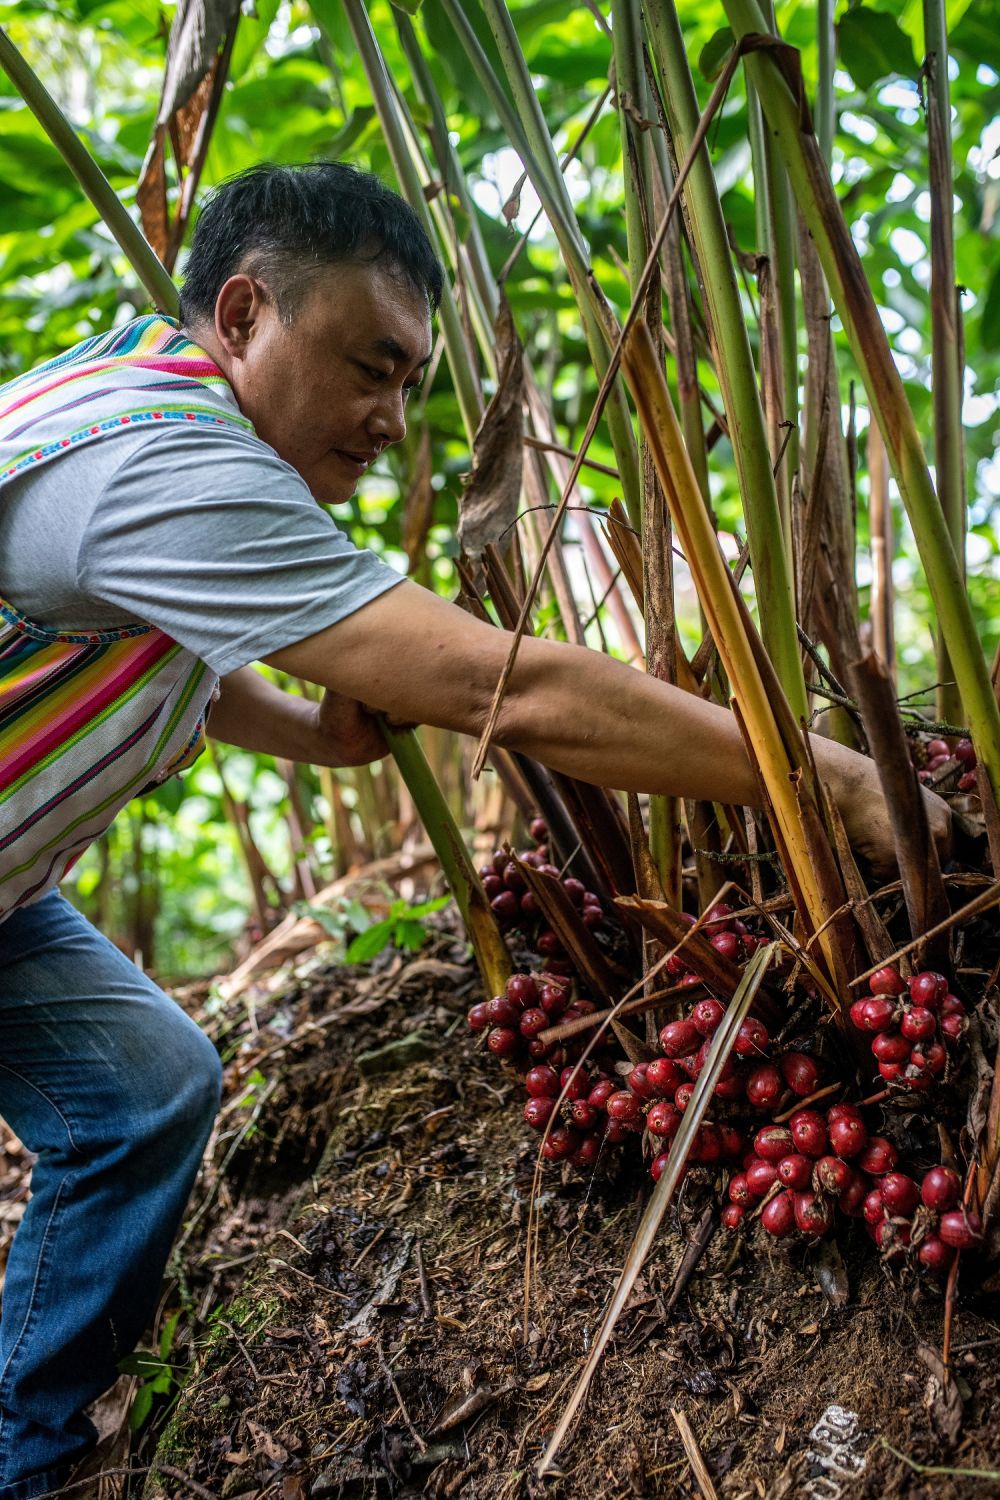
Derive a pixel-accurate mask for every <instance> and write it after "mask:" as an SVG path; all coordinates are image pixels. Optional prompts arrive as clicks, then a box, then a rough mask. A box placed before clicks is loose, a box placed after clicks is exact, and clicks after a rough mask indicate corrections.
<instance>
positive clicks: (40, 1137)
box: [0, 891, 221, 1500]
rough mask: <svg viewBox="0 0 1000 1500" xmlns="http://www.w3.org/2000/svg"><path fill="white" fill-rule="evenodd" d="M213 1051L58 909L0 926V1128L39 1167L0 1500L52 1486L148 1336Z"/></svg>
mask: <svg viewBox="0 0 1000 1500" xmlns="http://www.w3.org/2000/svg"><path fill="white" fill-rule="evenodd" d="M220 1082H221V1069H220V1066H219V1060H218V1058H217V1056H216V1053H215V1049H214V1048H213V1046H212V1045H211V1043H210V1042H209V1041H208V1039H207V1037H205V1036H204V1035H203V1034H202V1033H201V1032H200V1031H199V1030H198V1027H197V1026H196V1025H195V1024H194V1022H193V1021H191V1020H190V1019H189V1018H188V1017H187V1016H186V1015H185V1014H184V1012H183V1011H182V1010H181V1008H180V1006H178V1005H177V1004H176V1003H175V1002H174V1001H173V1000H171V999H170V998H169V996H167V995H165V994H164V993H163V991H162V990H159V989H157V987H156V985H155V984H153V983H152V982H151V981H150V980H149V979H147V978H146V977H145V976H144V975H143V974H141V973H140V972H139V970H138V969H137V968H136V967H135V965H134V964H133V963H131V962H130V961H129V960H128V959H127V958H125V957H124V956H123V954H121V953H119V951H118V949H117V948H115V947H114V945H113V944H112V943H110V942H108V940H107V939H106V938H104V937H102V936H101V934H100V933H99V932H97V931H96V929H95V928H94V927H92V926H91V924H90V923H89V922H87V921H86V920H85V919H84V918H83V917H82V916H80V914H79V913H78V912H77V911H75V910H74V908H73V907H72V906H70V904H69V902H68V901H66V900H65V898H64V897H63V896H61V895H60V894H59V893H58V892H56V891H53V892H52V893H51V894H50V895H48V896H45V897H44V898H43V899H42V900H41V901H39V902H37V903H36V904H35V905H34V906H29V907H24V908H22V909H20V910H19V911H16V912H14V913H13V915H12V916H10V917H9V918H8V919H7V921H6V922H4V923H3V924H0V1115H2V1116H3V1118H4V1119H5V1120H6V1121H7V1123H8V1124H9V1125H10V1127H11V1128H12V1129H13V1130H14V1131H16V1133H17V1135H18V1136H19V1137H20V1138H21V1140H22V1141H23V1142H24V1144H25V1146H26V1147H27V1148H28V1150H29V1151H32V1152H35V1153H36V1154H37V1157H38V1160H37V1162H36V1163H35V1167H34V1170H33V1172H32V1177H31V1190H32V1196H31V1200H30V1202H29V1204H28V1207H27V1210H26V1211H25V1214H24V1218H23V1219H22V1221H21V1224H20V1226H19V1227H18V1230H17V1234H16V1235H15V1237H14V1242H13V1244H12V1246H11V1251H10V1258H9V1260H8V1263H7V1276H6V1281H5V1283H4V1288H3V1303H2V1316H0V1500H34V1497H36V1496H38V1495H41V1494H43V1493H44V1492H45V1491H46V1490H49V1489H55V1488H56V1487H57V1486H58V1485H59V1484H61V1483H65V1481H66V1479H67V1477H68V1474H69V1471H70V1470H71V1469H72V1468H73V1466H74V1465H75V1463H77V1462H78V1461H79V1460H80V1459H82V1458H84V1457H85V1456H86V1455H87V1453H88V1452H89V1451H90V1450H91V1448H92V1447H93V1446H94V1441H95V1431H94V1427H93V1425H92V1423H91V1422H90V1421H89V1420H88V1419H87V1418H86V1417H85V1416H84V1415H83V1411H84V1408H85V1407H86V1406H88V1405H89V1404H90V1402H92V1401H93V1400H95V1399H96V1398H97V1397H98V1396H100V1395H101V1394H102V1393H103V1392H104V1391H105V1390H107V1389H108V1387H109V1386H111V1385H113V1384H114V1382H115V1380H116V1379H117V1375H118V1370H117V1362H118V1361H119V1360H120V1359H122V1358H123V1357H124V1355H126V1354H127V1353H129V1352H130V1351H131V1349H132V1348H133V1347H134V1346H135V1344H136V1343H137V1341H138V1339H139V1338H140V1337H141V1335H142V1332H143V1330H144V1329H145V1328H146V1327H147V1325H148V1323H149V1322H150V1319H151V1317H152V1314H153V1312H154V1309H155V1305H156V1300H157V1297H158V1295H159V1290H160V1281H161V1277H162V1274H163V1268H164V1266H165V1265H166V1261H167V1255H168V1254H169V1251H170V1246H171V1243H172V1241H173V1238H174V1235H175V1234H176V1232H177V1228H178V1225H179V1224H180V1221H181V1215H182V1213H183V1211H184V1205H185V1203H186V1202H187V1199H188V1195H189V1193H190V1191H191V1187H192V1184H193V1182H194V1178H195V1173H196V1172H197V1169H198V1164H199V1162H200V1160H201V1155H202V1152H203V1150H204V1147H205V1143H206V1141H207V1139H208V1135H209V1131H210V1130H211V1126H212V1120H213V1118H214V1115H215V1112H216V1110H217V1108H218V1104H219V1092H220Z"/></svg>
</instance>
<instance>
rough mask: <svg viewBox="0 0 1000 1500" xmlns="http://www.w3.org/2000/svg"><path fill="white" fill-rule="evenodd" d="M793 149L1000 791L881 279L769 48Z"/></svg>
mask: <svg viewBox="0 0 1000 1500" xmlns="http://www.w3.org/2000/svg"><path fill="white" fill-rule="evenodd" d="M724 4H725V7H726V14H727V16H728V18H729V23H730V25H731V26H732V28H733V31H734V32H735V33H736V35H737V37H738V38H743V37H745V36H750V35H754V34H760V33H763V32H766V22H765V19H764V16H763V14H762V12H761V10H760V7H759V6H758V5H757V4H756V0H724ZM746 65H747V70H748V72H749V73H750V75H751V78H752V81H753V83H754V84H755V86H756V88H757V90H758V93H759V95H760V99H761V103H762V105H763V107H764V114H765V116H766V118H767V121H768V124H769V126H770V128H771V130H772V131H773V132H774V134H775V136H776V138H777V140H778V143H779V145H780V148H781V152H782V155H783V156H784V159H785V165H786V167H787V169H788V175H789V178H790V180H791V183H792V187H793V190H794V192H795V196H796V199H797V200H798V203H799V207H800V209H801V211H802V214H803V216H804V218H805V221H806V224H807V226H808V228H809V232H810V234H811V235H812V237H813V239H814V241H815V243H816V248H817V250H818V252H819V256H820V260H821V262H822V265H823V270H824V272H825V274H826V278H827V281H828V283H829V286H830V289H831V293H832V296H833V301H834V304H835V306H836V308H837V311H838V313H839V314H840V318H841V321H842V323H843V325H844V329H845V332H846V334H847V337H848V339H849V341H850V345H851V350H852V352H853V354H854V358H855V360H856V361H857V364H858V368H859V369H860V371H861V374H862V378H863V380H864V383H865V389H866V391H867V393H868V399H869V402H870V404H871V407H872V410H873V412H874V414H875V416H876V418H877V420H878V424H879V427H880V428H881V431H882V437H883V439H884V441H885V446H886V452H887V453H888V455H889V461H890V464H891V465H892V470H893V473H894V475H895V477H896V483H897V484H898V486H899V492H900V495H901V497H902V500H903V504H904V505H905V507H906V511H907V514H908V516H909V518H910V524H911V526H912V527H913V533H914V537H915V539H916V543H917V548H918V550H919V552H920V559H921V562H922V563H923V566H924V572H925V573H926V575H927V582H928V585H929V587H930V591H931V596H932V598H933V601H934V608H935V610H936V612H937V617H938V622H939V626H940V630H941V634H942V636H943V637H944V641H945V644H946V645H947V647H948V650H949V652H950V653H951V660H952V665H953V668H954V673H955V677H956V678H957V681H958V686H959V690H960V692H961V694H962V701H963V704H964V706H965V713H966V717H967V719H968V722H969V724H970V725H971V728H972V733H973V738H974V740H975V743H976V748H977V750H978V753H979V757H980V760H981V762H982V764H983V765H984V767H985V768H986V773H987V775H988V777H989V780H990V784H991V787H992V789H993V793H994V795H995V796H1000V710H998V707H997V702H996V698H995V697H994V695H993V689H992V684H991V682H990V677H989V673H988V671H987V669H986V663H985V660H984V658H983V652H982V647H981V646H980V643H979V640H978V638H977V636H976V627H975V623H974V621H973V618H972V610H971V607H970V604H969V599H968V596H967V594H966V591H965V583H964V579H963V577H962V572H961V569H960V567H959V564H958V559H957V557H956V554H955V548H954V546H953V544H952V539H951V534H950V532H949V529H948V524H947V522H946V520H945V516H944V512H943V511H942V509H941V505H940V503H939V501H938V498H937V495H936V494H935V492H934V486H933V484H932V483H931V478H930V474H929V472H928V469H927V460H926V458H925V456H924V452H923V448H922V446H921V443H920V438H919V435H918V433H917V428H916V423H915V421H914V418H913V413H912V411H911V410H910V407H909V403H908V402H907V400H906V394H905V392H904V390H903V384H902V381H901V380H900V377H899V372H898V371H897V369H896V366H895V363H894V362H893V358H892V354H891V352H890V349H889V341H888V339H887V338H886V334H885V330H884V328H883V327H882V322H881V319H880V318H879V315H878V308H877V307H876V305H875V299H874V297H873V296H872V292H871V288H870V287H869V285H868V282H867V280H866V278H865V274H864V270H863V268H862V265H861V261H860V258H859V256H858V252H857V250H856V249H855V246H854V242H853V240H852V239H851V234H850V230H849V229H848V227H847V224H846V222H845V220H844V216H843V213H842V211H841V208H840V204H839V202H838V200H837V196H836V193H835V192H834V189H833V184H832V182H831V180H830V174H829V172H828V170H827V167H826V164H825V162H824V161H823V156H822V153H821V151H820V149H819V145H818V143H817V141H816V137H815V135H813V133H812V128H811V125H810V124H809V122H808V120H807V119H804V118H803V113H802V100H801V97H800V96H799V95H798V94H797V93H793V92H792V89H791V88H790V87H789V84H788V80H787V78H786V75H785V73H784V72H783V71H782V68H781V67H780V66H779V65H778V62H777V60H776V58H775V57H774V56H773V55H772V54H770V53H768V52H766V51H763V50H757V51H755V52H753V53H752V54H750V55H749V56H748V57H747V60H746Z"/></svg>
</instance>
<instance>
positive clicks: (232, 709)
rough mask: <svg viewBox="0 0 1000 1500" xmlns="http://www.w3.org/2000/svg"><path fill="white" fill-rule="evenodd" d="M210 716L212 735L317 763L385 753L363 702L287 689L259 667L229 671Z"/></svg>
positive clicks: (363, 760) (364, 760)
mask: <svg viewBox="0 0 1000 1500" xmlns="http://www.w3.org/2000/svg"><path fill="white" fill-rule="evenodd" d="M221 689H222V691H221V696H220V698H219V700H218V702H217V703H215V704H214V705H213V707H212V711H211V713H210V714H209V718H208V734H209V735H210V736H211V737H212V739H215V740H221V741H222V743H223V744H226V745H238V746H239V748H240V749H241V750H258V751H262V752H263V753H265V754H267V755H277V756H281V757H282V758H283V759H285V760H298V761H307V762H309V763H310V764H311V765H314V766H361V765H367V764H368V762H369V761H372V760H378V759H379V757H380V756H383V755H385V754H386V753H387V752H386V745H385V741H384V740H383V738H382V735H381V732H380V731H379V727H378V724H377V723H376V721H375V719H373V718H372V716H371V714H369V713H366V711H365V710H364V709H363V708H362V707H361V704H360V703H356V702H354V701H352V700H351V699H350V698H344V697H342V696H341V694H339V693H336V692H330V691H327V692H326V693H325V694H324V695H323V700H322V702H321V703H312V702H310V701H309V700H308V699H306V698H299V697H297V696H296V694H295V693H286V692H283V691H282V690H281V688H278V687H275V685H274V683H273V682H268V680H267V678H266V677H264V676H262V675H261V673H260V672H258V671H257V670H256V669H255V668H254V667H241V668H240V670H239V671H238V672H230V673H229V675H228V676H227V677H223V679H222V682H221Z"/></svg>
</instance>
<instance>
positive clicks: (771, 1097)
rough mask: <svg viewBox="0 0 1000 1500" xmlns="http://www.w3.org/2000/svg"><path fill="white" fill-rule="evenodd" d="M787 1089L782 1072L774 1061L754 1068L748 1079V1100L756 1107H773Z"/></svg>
mask: <svg viewBox="0 0 1000 1500" xmlns="http://www.w3.org/2000/svg"><path fill="white" fill-rule="evenodd" d="M784 1091H785V1086H784V1084H783V1083H782V1081H781V1074H780V1073H779V1072H778V1070H777V1068H776V1067H775V1066H774V1065H773V1063H764V1065H763V1066H762V1067H760V1068H754V1070H753V1072H752V1073H750V1074H749V1075H748V1077H747V1081H746V1095H747V1102H748V1103H749V1104H751V1105H752V1106H753V1108H754V1109H773V1108H774V1106H775V1105H776V1104H777V1102H778V1100H779V1099H780V1098H781V1096H782V1094H783V1093H784Z"/></svg>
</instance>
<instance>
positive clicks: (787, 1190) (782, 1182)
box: [723, 1104, 896, 1240]
mask: <svg viewBox="0 0 1000 1500" xmlns="http://www.w3.org/2000/svg"><path fill="white" fill-rule="evenodd" d="M895 1164H896V1151H895V1148H894V1147H893V1146H892V1145H891V1144H890V1142H889V1141H887V1140H885V1139H884V1138H883V1137H882V1136H877V1135H876V1136H869V1134H868V1129H867V1126H866V1125H865V1122H864V1120H863V1118H862V1116H861V1112H860V1111H859V1110H858V1109H856V1108H855V1107H854V1105H851V1104H834V1105H832V1106H831V1107H830V1108H829V1109H828V1110H827V1111H826V1113H825V1114H824V1113H822V1112H821V1111H819V1110H816V1109H800V1110H797V1111H796V1113H795V1114H793V1115H792V1117H791V1119H790V1120H789V1121H788V1123H787V1125H765V1126H764V1128H763V1129H762V1130H758V1132H757V1134H756V1136H755V1137H754V1143H753V1150H752V1151H751V1152H750V1153H749V1154H748V1155H747V1156H746V1157H745V1158H744V1160H743V1170H742V1171H741V1172H737V1173H736V1175H735V1176H734V1177H733V1178H731V1179H730V1183H729V1204H728V1206H727V1208H726V1209H725V1210H724V1212H723V1223H724V1224H725V1225H726V1226H727V1228H730V1229H735V1227H736V1225H737V1224H738V1223H739V1222H740V1220H741V1219H742V1217H743V1215H744V1214H745V1213H746V1211H747V1209H748V1208H754V1207H756V1206H757V1205H758V1204H763V1207H762V1209H761V1214H760V1221H761V1223H762V1225H763V1226H764V1228H765V1229H766V1230H767V1232H768V1234H772V1235H774V1236H775V1237H776V1238H778V1239H783V1238H784V1237H785V1236H786V1235H790V1234H792V1233H795V1232H796V1231H797V1232H798V1234H799V1235H801V1236H803V1237H804V1238H805V1239H807V1240H815V1239H821V1238H822V1237H823V1235H825V1234H828V1233H829V1231H830V1230H831V1229H832V1227H833V1224H834V1219H835V1214H836V1210H837V1209H838V1208H839V1209H840V1211H841V1212H842V1213H844V1214H847V1215H848V1216H849V1217H851V1218H857V1217H859V1216H860V1214H861V1209H862V1204H863V1203H864V1201H865V1196H866V1194H867V1192H868V1191H869V1188H870V1186H871V1178H872V1177H874V1176H879V1175H881V1174H882V1173H884V1172H888V1171H891V1169H892V1168H893V1167H894V1166H895Z"/></svg>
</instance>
